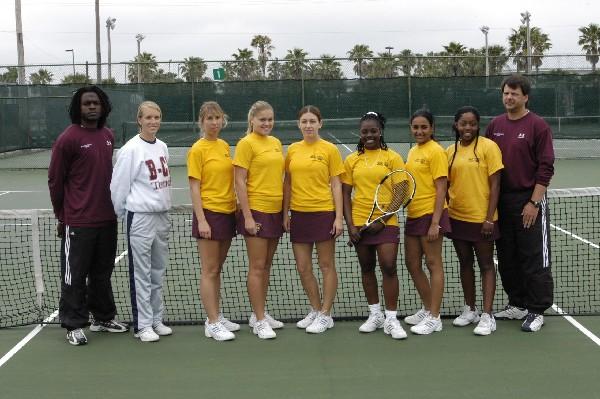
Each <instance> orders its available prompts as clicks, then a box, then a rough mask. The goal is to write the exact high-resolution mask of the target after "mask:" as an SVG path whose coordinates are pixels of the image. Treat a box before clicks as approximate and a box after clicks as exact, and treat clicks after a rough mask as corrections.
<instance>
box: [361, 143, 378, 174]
mask: <svg viewBox="0 0 600 399" xmlns="http://www.w3.org/2000/svg"><path fill="white" fill-rule="evenodd" d="M363 155H364V158H363V161H364V162H365V167H366V168H368V169H371V168H372V167H373V166H375V165H377V162H378V161H379V156H380V155H381V148H380V149H379V151H377V158H375V161H373V162H371V165H369V164H368V163H367V158H368V157H367V153H366V152H365V153H364V154H363Z"/></svg>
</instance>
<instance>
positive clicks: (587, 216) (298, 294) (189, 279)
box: [0, 137, 600, 398]
mask: <svg viewBox="0 0 600 399" xmlns="http://www.w3.org/2000/svg"><path fill="white" fill-rule="evenodd" d="M327 138H328V139H330V140H332V141H335V140H334V139H333V138H331V137H327ZM390 146H391V147H392V148H394V149H397V150H398V151H399V152H400V153H401V154H402V155H403V156H404V157H406V152H407V150H408V147H407V146H406V145H404V144H395V143H393V144H391V145H390ZM352 147H353V145H352V144H343V145H340V146H339V148H340V151H341V153H342V155H343V156H345V155H347V154H348V152H349V151H350V150H351V149H352ZM40 154H43V153H39V154H31V155H32V156H38V157H39V156H40ZM172 154H173V155H174V156H181V157H183V155H184V154H185V150H183V149H179V148H174V149H173V150H172ZM182 159H183V158H182ZM0 161H2V160H0ZM41 162H43V161H41ZM555 166H556V175H555V178H554V179H553V184H552V188H554V189H559V188H571V187H591V186H598V182H599V181H600V160H599V159H587V160H582V159H578V160H572V159H561V160H558V161H557V162H556V165H555ZM46 173H47V172H46V170H44V169H39V170H32V169H27V170H0V179H1V180H0V181H2V183H0V209H16V208H19V209H28V210H30V209H44V208H49V207H50V202H49V197H48V193H47V186H46V179H47V175H46ZM172 177H173V187H174V188H175V190H174V192H173V195H174V203H176V204H189V202H190V200H189V193H188V191H187V177H186V171H185V168H179V167H174V168H172ZM598 199H599V192H598V191H597V190H589V191H588V192H584V191H577V190H569V191H554V192H553V199H552V202H551V207H552V209H551V210H552V212H553V218H552V219H551V223H553V225H554V228H553V229H552V243H553V248H552V250H553V254H552V256H553V262H554V270H555V279H556V290H555V291H556V292H555V296H556V300H557V301H556V304H557V307H556V309H555V311H558V312H560V311H561V310H562V311H564V312H567V313H570V314H577V316H575V319H576V321H575V324H577V323H580V324H579V327H577V326H575V325H574V324H572V322H571V321H569V320H568V318H566V317H561V316H555V317H547V320H546V325H545V327H544V328H543V329H542V331H541V332H540V333H536V334H525V333H522V332H521V331H520V329H519V327H520V323H519V322H516V321H498V330H497V331H496V332H495V333H494V334H492V335H491V336H489V337H485V338H482V337H476V336H474V335H473V333H472V327H466V328H456V327H453V326H452V324H451V319H450V318H447V319H445V320H444V322H443V324H444V330H443V331H442V332H441V333H438V334H433V335H431V336H426V337H419V336H415V335H409V337H408V339H407V340H406V341H400V342H398V341H394V340H392V339H390V338H389V337H388V336H386V335H384V334H383V333H382V332H381V331H378V332H377V333H373V334H360V333H359V332H358V326H359V325H360V321H358V319H360V318H362V317H365V316H366V309H365V307H366V306H365V301H364V299H363V295H362V292H361V286H360V272H359V270H358V267H357V262H356V260H355V256H354V254H353V253H352V252H351V250H349V249H347V248H346V247H345V245H344V243H345V238H343V239H340V241H339V243H338V251H339V252H338V268H339V269H340V288H339V291H338V297H337V301H336V305H335V306H334V317H336V318H337V321H336V326H335V328H334V329H332V330H330V331H328V332H326V333H324V334H320V335H315V336H313V335H308V334H306V333H305V332H304V331H302V330H299V329H297V328H295V325H294V324H292V323H289V324H286V326H285V328H284V329H283V330H281V332H278V337H277V339H276V340H274V341H272V342H264V341H261V340H258V339H257V338H256V337H254V336H253V335H252V333H251V332H250V330H249V329H248V327H247V326H246V325H244V326H242V331H241V332H240V333H238V334H237V338H236V340H235V341H233V342H229V343H217V342H216V341H213V340H209V339H206V338H204V335H203V330H202V327H201V326H199V325H197V324H191V325H189V324H190V323H198V322H200V321H202V320H203V319H204V317H205V315H204V311H203V309H202V307H201V304H200V300H199V297H198V290H197V286H198V285H197V282H198V276H199V270H198V269H199V266H198V262H197V254H196V249H195V243H194V242H193V239H192V238H191V237H189V233H188V232H189V224H190V223H191V221H190V219H191V217H190V209H189V207H178V208H176V209H175V210H174V212H173V213H172V219H173V226H174V227H173V229H174V235H173V237H172V239H171V265H170V268H169V270H168V272H167V278H166V279H167V281H166V287H165V301H166V306H167V314H166V319H167V320H169V321H171V322H174V323H176V322H179V323H176V325H175V327H174V335H173V336H171V337H165V338H163V339H161V341H160V342H159V343H157V344H142V343H141V342H139V341H138V340H135V339H133V338H132V337H131V333H130V334H121V335H119V334H112V335H110V334H101V333H89V334H88V338H89V340H90V343H89V344H88V345H87V346H85V347H81V348H77V347H71V346H70V345H68V344H67V343H66V342H65V339H64V331H63V330H62V329H61V328H59V327H58V326H57V325H56V324H52V323H51V324H48V325H47V326H46V327H45V328H43V330H41V332H40V333H39V334H37V335H36V336H35V337H34V338H33V339H32V340H31V341H29V342H28V343H27V344H26V345H24V347H23V348H22V349H21V350H19V351H18V352H17V353H16V354H15V355H14V356H12V357H10V358H8V359H7V357H5V358H3V363H2V362H0V363H2V365H1V366H0V384H1V386H2V392H3V394H5V395H6V397H7V398H8V397H10V398H31V397H46V398H55V397H56V398H58V397H81V396H85V397H88V398H100V397H102V398H104V397H106V396H107V395H111V396H114V397H129V398H154V397H167V396H168V397H207V398H213V397H223V396H226V397H231V396H244V397H247V398H255V397H263V398H265V397H268V398H270V397H280V396H281V397H289V398H300V397H306V396H310V397H314V398H339V397H344V398H364V397H365V396H367V397H384V396H390V395H408V396H410V397H415V398H436V397H444V398H454V397H456V398H480V397H491V398H495V397H503V398H505V397H540V398H542V397H543V398H563V397H582V398H600V380H599V378H598V377H600V370H599V368H598V366H597V364H598V355H599V349H600V340H599V339H598V338H597V337H599V336H600V318H599V317H598V315H599V314H600V260H599V258H600V256H599V252H600V251H599V249H598V243H599V242H600V221H599V220H598V218H599V215H600V205H599V201H598ZM23 213H24V214H23V215H20V214H19V215H15V217H13V218H12V219H3V220H0V224H2V226H3V227H2V235H3V237H4V236H7V237H8V236H10V237H12V243H9V242H7V241H6V240H7V239H5V238H3V240H2V242H1V243H0V254H1V256H2V264H3V267H2V269H3V276H2V279H1V281H2V282H1V283H2V284H3V286H2V287H1V292H3V293H8V295H5V294H2V301H3V303H1V304H0V312H2V314H3V320H2V322H5V321H6V320H9V321H10V322H11V323H12V324H29V323H32V320H38V319H39V318H42V319H44V318H47V317H48V316H50V315H52V314H54V312H55V311H56V309H57V300H58V293H59V287H58V282H59V281H58V280H59V279H58V275H57V273H58V270H59V268H58V258H57V255H58V251H57V248H58V246H57V241H56V239H55V237H54V235H53V233H52V231H53V228H54V220H53V217H52V215H51V214H48V213H47V212H37V213H36V214H35V218H34V219H32V218H31V211H24V212H23ZM28 220H29V222H27V221H28ZM36 229H37V231H38V232H39V233H40V235H39V242H38V247H36V246H35V245H33V246H32V244H31V243H30V237H31V236H32V232H33V231H34V230H36ZM5 232H6V233H5ZM7 233H10V234H7ZM8 241H11V240H8ZM9 248H13V249H14V248H17V252H16V253H12V254H10V257H9V254H8V252H7V251H8V249H9ZM124 248H125V247H124V243H123V239H122V236H121V239H120V244H119V255H122V254H123V251H124ZM13 249H11V251H12V250H13ZM36 251H37V253H38V256H39V259H40V263H41V266H42V267H41V270H40V272H41V279H42V280H41V281H42V284H43V291H44V294H43V295H42V297H41V298H42V299H40V295H38V294H37V293H36V292H39V291H40V287H39V279H38V280H36V275H35V267H33V266H32V265H31V264H32V263H34V262H33V261H32V259H31V258H32V253H33V254H35V253H36ZM444 253H445V262H446V263H445V270H446V276H447V283H446V294H445V299H444V303H443V309H442V313H443V315H446V316H451V315H454V314H456V313H458V311H459V309H460V307H461V306H462V298H461V294H460V288H459V285H458V284H459V283H458V268H457V263H456V259H455V257H454V256H453V250H452V249H451V244H450V243H449V242H446V243H445V249H444ZM9 258H10V259H11V260H10V262H8V261H7V259H9ZM245 264H246V263H245V253H244V249H243V243H242V240H238V241H237V242H236V243H234V246H233V247H232V251H231V252H230V256H229V259H228V263H227V264H226V266H225V268H226V272H225V276H224V284H223V285H224V291H223V292H224V298H223V299H224V300H223V308H224V310H225V313H226V314H228V315H230V316H231V318H232V319H236V320H244V319H246V317H247V315H248V314H249V312H250V307H249V303H248V300H247V295H246V290H245V272H246V269H245ZM402 265H403V258H402V254H400V255H399V279H400V281H401V298H400V300H399V313H401V314H406V313H408V312H412V311H414V310H416V309H417V306H418V302H417V301H416V293H415V292H414V288H413V287H412V283H411V281H410V278H409V277H408V274H407V272H406V271H405V269H404V267H403V266H402ZM4 273H10V277H8V276H7V275H6V274H4ZM126 273H127V271H126V262H125V260H124V259H119V258H117V260H116V269H115V277H114V290H115V293H116V300H117V302H118V306H119V314H120V317H121V318H122V319H123V320H128V318H129V317H130V315H129V312H130V310H129V302H128V300H129V299H128V283H127V275H126ZM8 281H12V283H11V284H12V286H7V285H6V283H7V282H8ZM35 281H38V284H37V285H36V283H35ZM19 284H21V285H19ZM24 298H28V299H27V301H26V302H27V306H26V307H28V308H27V309H25V307H23V306H19V307H17V306H16V305H14V304H12V302H11V301H13V300H14V301H19V302H20V303H23V302H24ZM504 301H505V297H504V293H503V292H502V290H501V289H499V290H498V291H497V295H496V301H495V305H496V308H500V307H501V306H503V304H504ZM269 303H270V313H272V314H273V315H274V316H276V317H281V318H282V319H285V320H286V321H289V322H291V321H292V320H294V319H297V318H298V317H299V316H300V315H301V314H302V313H304V312H305V311H306V306H307V302H306V299H305V296H304V294H303V292H302V288H301V286H300V284H299V280H298V278H297V273H296V272H295V269H294V264H293V257H292V256H291V251H290V247H289V243H288V241H287V237H284V238H283V239H282V241H281V244H280V249H279V250H278V253H277V256H276V259H275V266H274V270H273V272H272V284H271V290H270V298H269ZM548 313H552V311H549V312H548ZM31 318H33V319H31ZM52 322H54V323H55V322H56V320H55V319H54V320H52ZM35 328H39V327H36V325H35V324H32V325H27V326H23V327H12V328H2V329H0V356H4V354H5V353H7V352H8V351H10V350H11V349H12V348H14V346H15V345H16V344H17V343H18V342H20V341H21V340H22V339H23V338H24V337H25V336H27V334H29V333H30V332H31V331H32V330H33V329H35Z"/></svg>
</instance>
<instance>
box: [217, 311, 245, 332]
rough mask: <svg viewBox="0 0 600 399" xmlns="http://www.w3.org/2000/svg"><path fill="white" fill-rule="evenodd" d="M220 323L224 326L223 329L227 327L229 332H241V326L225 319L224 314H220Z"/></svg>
mask: <svg viewBox="0 0 600 399" xmlns="http://www.w3.org/2000/svg"><path fill="white" fill-rule="evenodd" d="M218 321H219V323H221V324H223V327H225V328H226V329H227V330H229V331H232V332H233V331H239V329H240V325H239V324H238V323H234V322H233V321H231V320H229V319H227V318H225V316H223V313H219V319H218Z"/></svg>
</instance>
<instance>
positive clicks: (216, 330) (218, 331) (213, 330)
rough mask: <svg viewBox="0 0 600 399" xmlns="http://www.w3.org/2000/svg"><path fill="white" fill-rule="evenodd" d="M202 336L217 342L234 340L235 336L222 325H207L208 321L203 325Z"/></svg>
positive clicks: (219, 323)
mask: <svg viewBox="0 0 600 399" xmlns="http://www.w3.org/2000/svg"><path fill="white" fill-rule="evenodd" d="M204 336H205V337H206V338H213V339H215V340H217V341H231V340H232V339H234V338H235V334H234V333H232V332H231V331H229V330H228V329H227V328H226V327H225V326H224V325H223V323H221V322H219V321H217V322H216V323H209V322H208V320H207V321H206V323H204Z"/></svg>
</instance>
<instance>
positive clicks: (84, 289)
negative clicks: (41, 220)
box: [59, 222, 117, 330]
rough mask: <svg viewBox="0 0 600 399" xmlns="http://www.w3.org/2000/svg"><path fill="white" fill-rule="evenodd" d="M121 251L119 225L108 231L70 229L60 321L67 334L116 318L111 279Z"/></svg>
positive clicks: (63, 263) (64, 243)
mask: <svg viewBox="0 0 600 399" xmlns="http://www.w3.org/2000/svg"><path fill="white" fill-rule="evenodd" d="M116 250H117V223H116V222H115V223H111V224H110V225H107V226H104V227H70V226H67V227H66V230H65V237H64V238H63V239H62V242H61V255H60V266H61V267H60V269H61V270H60V271H61V273H60V275H61V296H60V303H59V317H60V321H61V326H62V327H64V328H66V329H67V330H73V329H75V328H82V327H85V326H87V325H88V324H89V317H90V316H89V314H90V313H92V316H93V317H94V319H96V320H101V321H108V320H112V319H113V318H114V317H115V315H116V311H117V310H116V307H115V299H114V297H113V291H112V285H111V282H110V277H111V275H112V271H113V269H114V265H115V253H116Z"/></svg>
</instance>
